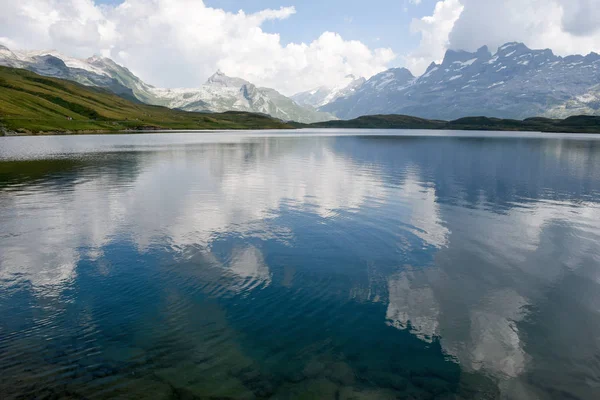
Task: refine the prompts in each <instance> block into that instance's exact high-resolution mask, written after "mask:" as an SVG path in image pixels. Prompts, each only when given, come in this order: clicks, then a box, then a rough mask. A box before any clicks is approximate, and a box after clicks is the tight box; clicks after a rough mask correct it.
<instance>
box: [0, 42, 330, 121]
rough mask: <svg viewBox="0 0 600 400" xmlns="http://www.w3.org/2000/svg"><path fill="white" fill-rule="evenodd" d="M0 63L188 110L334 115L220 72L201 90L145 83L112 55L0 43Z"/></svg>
mask: <svg viewBox="0 0 600 400" xmlns="http://www.w3.org/2000/svg"><path fill="white" fill-rule="evenodd" d="M0 65H3V66H8V67H14V68H23V69H27V70H30V71H33V72H35V73H37V74H40V75H44V76H50V77H56V78H62V79H68V80H72V81H76V82H78V83H81V84H84V85H88V86H98V87H103V88H106V89H109V90H111V91H112V92H114V93H116V94H118V95H121V96H123V97H126V98H128V99H130V100H132V99H135V100H137V101H141V102H144V103H147V104H151V105H160V106H166V107H169V108H176V109H181V110H185V111H205V112H225V111H247V112H255V113H262V114H268V115H270V116H272V117H275V118H279V119H282V120H284V121H297V122H303V123H312V122H321V121H328V120H332V119H335V117H333V116H332V115H330V114H327V113H324V112H319V111H317V110H315V109H314V108H312V107H308V106H302V105H299V104H297V103H296V102H294V101H293V100H291V99H290V98H288V97H286V96H284V95H282V94H281V93H279V92H277V91H276V90H274V89H269V88H260V87H257V86H255V85H253V84H252V83H250V82H248V81H245V80H243V79H240V78H233V77H228V76H226V75H225V74H223V73H222V72H220V71H218V72H217V73H216V74H214V75H213V76H211V77H210V78H209V79H208V81H207V82H206V84H204V85H202V86H200V87H198V88H189V89H162V88H156V87H153V86H151V85H149V84H147V83H145V82H143V81H142V80H141V79H139V78H138V77H137V76H135V75H134V74H133V73H132V72H131V71H129V70H128V69H127V68H125V67H123V66H121V65H119V64H117V63H115V62H114V61H113V60H111V59H109V58H104V57H98V56H94V57H91V58H88V59H86V60H79V59H75V58H71V57H67V56H64V55H62V54H60V53H58V52H55V51H39V52H14V51H11V50H10V49H8V48H6V47H4V46H1V45H0Z"/></svg>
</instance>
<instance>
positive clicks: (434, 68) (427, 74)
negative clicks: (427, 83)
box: [421, 67, 439, 78]
mask: <svg viewBox="0 0 600 400" xmlns="http://www.w3.org/2000/svg"><path fill="white" fill-rule="evenodd" d="M438 69H439V68H438V67H433V68H431V71H429V72H428V73H426V74H425V75H423V76H421V78H428V77H430V76H431V74H433V73H434V72H435V71H437V70H438Z"/></svg>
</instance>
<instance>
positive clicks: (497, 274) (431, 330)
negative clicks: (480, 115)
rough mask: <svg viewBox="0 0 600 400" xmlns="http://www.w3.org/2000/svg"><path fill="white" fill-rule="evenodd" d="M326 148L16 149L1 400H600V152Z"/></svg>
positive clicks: (211, 141)
mask: <svg viewBox="0 0 600 400" xmlns="http://www.w3.org/2000/svg"><path fill="white" fill-rule="evenodd" d="M313 133H314V134H303V135H304V136H302V135H292V134H289V133H273V132H270V133H255V134H252V133H249V134H230V133H220V134H216V133H210V134H201V133H184V134H169V135H156V134H155V135H127V136H125V135H123V136H118V135H115V136H79V137H35V138H27V137H23V138H0V160H2V161H0V376H1V377H0V393H2V394H3V396H2V398H3V399H4V398H8V399H10V398H20V397H22V398H119V397H120V398H157V399H159V398H165V399H170V398H186V399H187V398H190V399H193V398H234V399H238V398H240V399H252V398H275V399H291V398H323V399H327V398H331V399H387V398H415V399H432V398H440V399H451V398H465V399H471V398H481V399H494V398H511V399H519V398H524V399H526V398H539V399H562V398H578V399H594V398H598V394H599V393H600V140H597V138H596V137H593V136H585V137H581V136H568V135H566V136H561V135H545V136H543V135H532V134H529V135H527V136H528V137H519V135H518V134H516V135H515V134H513V135H510V136H512V137H510V138H506V137H505V138H498V137H497V136H498V135H500V136H502V135H504V134H498V135H496V134H470V135H466V136H467V137H449V136H452V135H455V134H458V133H454V134H453V133H452V132H450V133H444V134H442V135H440V134H439V133H436V134H435V136H431V137H420V136H418V135H419V134H423V133H422V132H414V131H410V132H404V133H405V134H407V135H409V136H390V135H389V133H390V132H389V131H386V132H380V133H381V135H376V134H375V135H374V134H373V131H369V135H366V132H352V135H341V136H340V135H328V134H323V133H319V134H317V133H315V132H313ZM330 133H335V132H330ZM375 133H376V132H375ZM398 133H403V132H398ZM445 135H449V136H445ZM463 135H464V134H463Z"/></svg>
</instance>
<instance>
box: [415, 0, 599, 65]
mask: <svg viewBox="0 0 600 400" xmlns="http://www.w3.org/2000/svg"><path fill="white" fill-rule="evenodd" d="M411 30H412V32H413V33H416V34H419V35H421V42H420V45H419V47H418V49H417V50H415V51H414V52H412V53H411V54H409V55H408V56H407V57H406V65H407V67H409V68H412V70H413V72H414V73H417V74H420V73H422V72H423V71H424V70H425V68H426V67H427V65H428V63H429V62H431V61H439V60H441V58H442V57H443V54H444V52H445V50H446V49H448V48H451V49H460V50H469V51H474V50H476V49H478V48H479V47H481V46H483V45H488V46H490V48H491V49H492V50H493V49H495V48H496V47H498V46H500V45H502V44H504V43H507V42H513V41H518V42H524V43H525V44H526V45H528V46H530V47H533V48H551V49H552V50H554V51H555V52H556V53H557V54H560V55H569V54H575V53H579V54H587V53H589V52H591V51H600V1H599V0H504V1H497V0H443V1H439V2H438V3H437V4H436V6H435V10H434V12H433V14H432V15H429V16H425V17H423V18H421V19H415V20H414V21H413V23H412V25H411Z"/></svg>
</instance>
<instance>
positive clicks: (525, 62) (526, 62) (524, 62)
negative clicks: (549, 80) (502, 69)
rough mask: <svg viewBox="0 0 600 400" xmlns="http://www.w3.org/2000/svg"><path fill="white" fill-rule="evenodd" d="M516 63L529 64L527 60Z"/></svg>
mask: <svg viewBox="0 0 600 400" xmlns="http://www.w3.org/2000/svg"><path fill="white" fill-rule="evenodd" d="M517 64H519V65H529V61H527V60H526V61H519V62H518V63H517Z"/></svg>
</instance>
